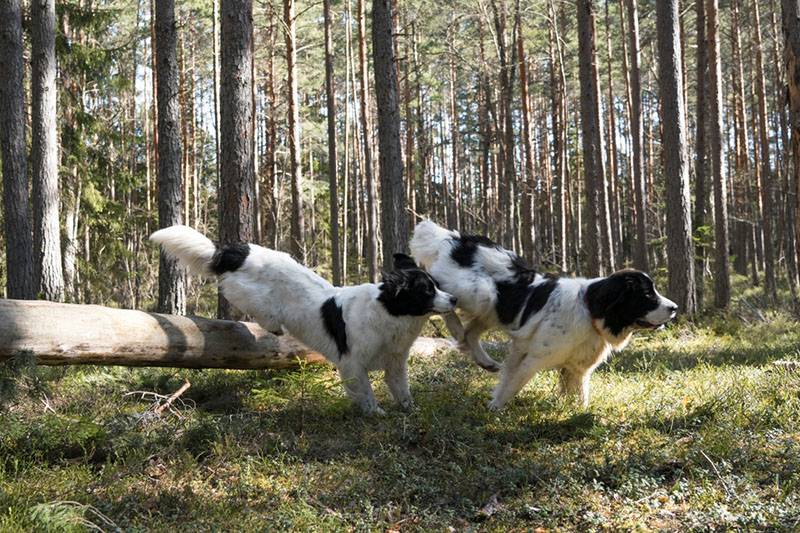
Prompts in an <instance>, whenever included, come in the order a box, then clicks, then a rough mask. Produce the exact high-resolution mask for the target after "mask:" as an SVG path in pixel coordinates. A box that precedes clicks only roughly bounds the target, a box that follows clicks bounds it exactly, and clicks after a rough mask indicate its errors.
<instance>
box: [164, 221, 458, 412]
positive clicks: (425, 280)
mask: <svg viewBox="0 0 800 533" xmlns="http://www.w3.org/2000/svg"><path fill="white" fill-rule="evenodd" d="M150 240H152V241H154V242H156V243H158V244H160V245H161V246H162V247H163V249H164V251H165V252H166V253H167V254H168V255H170V256H172V257H174V258H176V259H177V260H178V261H179V262H180V263H181V264H183V265H184V266H186V267H188V269H189V271H190V272H192V273H194V274H197V275H202V276H207V277H214V276H216V277H218V278H219V285H220V287H221V288H222V292H223V294H224V295H225V298H227V299H228V301H230V302H231V303H232V304H233V305H235V306H236V307H237V308H238V309H239V310H240V311H242V312H244V313H247V314H248V315H250V316H252V317H254V318H255V320H256V321H257V322H258V323H259V324H260V325H261V326H262V327H263V328H264V329H266V330H267V331H271V332H276V333H277V332H280V331H281V328H282V327H283V328H286V331H288V332H289V334H291V335H292V336H293V337H296V338H297V339H299V340H300V341H301V342H302V343H304V344H305V345H307V346H308V347H309V348H312V349H314V350H317V351H318V352H320V353H321V354H323V355H324V356H325V357H326V358H327V359H328V360H329V361H330V362H331V363H333V364H334V365H336V367H337V369H338V370H339V374H340V376H341V378H342V381H343V383H344V387H345V390H346V391H347V394H348V396H349V397H350V398H351V399H352V401H353V402H354V403H356V404H357V405H358V406H359V407H360V408H361V409H362V410H363V411H364V412H365V413H368V414H383V410H382V409H381V408H380V407H379V406H378V404H377V402H376V401H375V396H374V395H373V392H372V386H371V385H370V381H369V376H368V372H369V371H371V370H380V369H382V370H384V379H385V380H386V384H387V385H388V387H389V391H390V392H391V394H392V396H393V397H394V399H395V401H397V403H398V404H400V406H401V407H403V408H405V409H408V408H410V407H411V406H412V400H411V392H410V391H409V388H408V367H407V361H408V352H409V349H410V348H411V344H412V343H413V342H414V340H415V339H416V338H417V336H419V333H420V331H421V330H422V326H423V325H424V324H425V322H426V321H427V320H428V317H429V316H430V315H431V314H433V313H448V312H451V311H453V309H454V307H455V303H456V299H455V298H454V297H453V296H451V295H450V294H447V293H445V292H443V291H441V290H439V289H438V288H437V287H436V284H435V283H434V281H433V279H432V278H431V276H430V275H429V274H428V273H427V272H425V271H423V270H422V269H420V268H419V267H417V265H416V264H415V263H414V260H413V259H411V258H410V257H408V256H407V255H403V254H396V255H395V258H394V260H395V265H394V266H395V270H394V271H393V272H390V273H388V274H384V277H383V280H382V282H381V283H379V284H373V283H367V284H363V285H356V286H352V287H334V286H333V285H331V284H330V283H328V282H327V281H326V280H324V279H323V278H321V277H320V276H318V275H317V274H316V273H315V272H313V271H312V270H310V269H308V268H306V267H304V266H302V265H300V264H299V263H297V262H296V261H295V260H294V259H292V258H291V257H290V256H289V255H288V254H285V253H283V252H277V251H275V250H269V249H267V248H263V247H261V246H258V245H255V244H234V245H230V246H225V247H223V248H218V247H217V246H216V245H215V244H214V243H213V242H211V241H210V240H209V239H207V238H206V237H205V236H203V235H202V234H200V233H198V232H197V231H195V230H193V229H191V228H189V227H186V226H172V227H169V228H165V229H162V230H159V231H157V232H155V233H153V234H152V235H151V236H150Z"/></svg>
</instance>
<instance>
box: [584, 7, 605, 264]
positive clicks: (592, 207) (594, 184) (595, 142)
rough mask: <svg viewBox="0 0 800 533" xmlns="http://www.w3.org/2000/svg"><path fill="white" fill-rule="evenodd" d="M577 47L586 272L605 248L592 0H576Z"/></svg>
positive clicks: (602, 177)
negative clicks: (587, 233) (583, 183)
mask: <svg viewBox="0 0 800 533" xmlns="http://www.w3.org/2000/svg"><path fill="white" fill-rule="evenodd" d="M577 7H578V45H579V46H578V47H579V63H580V86H581V127H582V130H583V154H584V156H583V157H584V172H585V176H584V177H585V180H586V200H587V204H586V205H587V210H586V213H587V215H588V217H587V223H586V228H587V231H588V232H589V235H588V236H587V238H586V239H585V245H586V246H585V250H586V272H587V274H588V275H589V276H597V275H600V274H601V273H602V268H603V265H604V264H605V261H604V260H603V257H602V254H603V252H605V251H607V248H606V247H605V245H603V241H604V240H605V236H604V235H603V234H604V233H605V231H604V228H603V223H602V217H603V215H602V214H601V210H602V209H603V202H604V197H605V194H603V189H604V188H605V185H604V184H605V177H604V175H605V173H604V169H603V139H602V133H601V129H600V104H599V89H598V84H597V64H596V59H595V58H596V54H595V33H596V32H595V14H594V6H593V2H592V0H578V2H577Z"/></svg>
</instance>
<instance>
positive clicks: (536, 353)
mask: <svg viewBox="0 0 800 533" xmlns="http://www.w3.org/2000/svg"><path fill="white" fill-rule="evenodd" d="M410 246H411V254H412V255H413V256H414V258H415V259H416V260H417V261H419V264H420V265H421V266H422V267H424V268H425V269H426V270H427V271H428V272H429V273H430V274H431V275H432V276H433V277H434V279H436V280H437V282H438V283H439V286H440V287H441V288H442V290H445V291H447V292H448V293H450V294H452V295H453V296H455V297H456V298H458V309H460V310H461V311H462V312H463V314H464V315H465V317H466V319H467V320H466V324H465V325H462V323H461V321H460V319H459V318H458V316H457V315H456V314H455V313H452V314H449V315H445V317H444V318H445V323H446V324H447V327H448V329H449V330H450V333H452V335H453V336H454V337H455V339H456V340H457V341H458V342H459V347H460V348H461V349H462V350H463V351H466V352H469V353H470V354H471V355H472V357H473V359H474V360H475V362H476V363H478V364H479V365H480V366H482V367H484V368H486V369H488V370H498V369H499V368H500V367H499V365H498V364H497V362H496V361H494V360H493V359H492V358H491V357H489V355H488V354H487V353H486V352H485V351H484V349H483V347H482V346H481V343H480V336H481V334H482V333H483V332H484V331H486V330H487V329H489V328H501V329H503V330H505V331H506V332H507V333H508V335H509V336H510V337H511V349H510V353H509V354H508V356H507V357H506V359H505V362H504V363H503V366H502V373H501V376H500V381H499V383H498V384H497V386H496V387H495V389H494V393H493V395H492V401H491V402H490V403H489V407H490V408H491V409H501V408H502V407H503V406H504V405H505V404H506V403H507V402H508V401H509V400H510V399H511V398H512V397H514V396H515V395H516V394H517V393H518V392H519V391H520V390H521V389H522V387H524V386H525V384H526V383H528V381H530V380H531V378H532V377H533V375H534V374H535V373H536V372H539V371H541V370H545V369H558V370H559V371H560V378H561V390H562V392H566V393H571V394H574V395H576V396H578V397H579V398H580V400H581V402H582V404H583V405H584V406H586V405H588V402H589V377H590V376H591V374H592V372H593V371H594V369H595V368H597V366H598V365H599V364H601V363H602V362H603V361H605V359H606V358H607V357H608V355H609V353H610V352H611V351H612V350H621V349H622V348H624V347H625V346H626V345H627V344H628V342H629V341H630V338H631V335H633V333H634V332H635V331H637V330H641V329H649V328H657V327H660V326H663V325H664V324H666V323H667V322H669V321H670V320H672V319H673V318H675V315H676V314H677V310H678V306H677V305H675V303H674V302H672V301H671V300H668V299H667V298H665V297H663V296H661V295H660V294H659V293H658V291H657V290H656V288H655V286H654V284H653V280H652V279H650V277H649V276H648V275H647V274H645V273H644V272H640V271H638V270H622V271H619V272H616V273H614V274H612V275H610V276H608V277H605V278H594V279H585V278H559V277H558V276H553V275H549V274H541V273H539V272H536V271H535V270H533V269H532V268H530V267H528V266H527V265H526V264H525V262H524V261H523V260H522V259H521V258H520V257H519V256H517V255H516V254H515V253H513V252H511V251H509V250H506V249H504V248H502V247H501V246H499V245H498V244H495V243H494V242H492V241H491V240H489V239H487V238H486V237H482V236H477V235H462V234H460V233H459V232H457V231H452V230H448V229H445V228H442V227H441V226H439V225H437V224H436V223H434V222H432V221H430V220H423V221H422V222H420V223H419V224H417V227H416V228H415V229H414V236H413V238H412V239H411V245H410Z"/></svg>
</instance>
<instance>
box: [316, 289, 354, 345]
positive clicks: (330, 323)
mask: <svg viewBox="0 0 800 533" xmlns="http://www.w3.org/2000/svg"><path fill="white" fill-rule="evenodd" d="M320 312H321V313H322V323H323V324H324V325H325V331H327V332H328V335H330V336H331V338H332V339H333V340H334V342H336V349H337V350H339V355H340V356H342V355H344V354H346V353H347V352H348V348H347V330H346V329H345V324H344V317H343V316H342V306H341V305H339V304H337V303H336V298H335V297H333V296H331V297H330V298H328V299H327V300H325V303H323V304H322V307H321V308H320Z"/></svg>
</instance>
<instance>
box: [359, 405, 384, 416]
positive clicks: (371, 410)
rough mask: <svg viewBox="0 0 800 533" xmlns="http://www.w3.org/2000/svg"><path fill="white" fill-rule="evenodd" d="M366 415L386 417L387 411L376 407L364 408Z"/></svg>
mask: <svg viewBox="0 0 800 533" xmlns="http://www.w3.org/2000/svg"><path fill="white" fill-rule="evenodd" d="M364 414H365V415H367V416H386V411H384V410H383V409H381V408H380V407H378V406H377V405H376V406H374V407H369V408H364Z"/></svg>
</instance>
